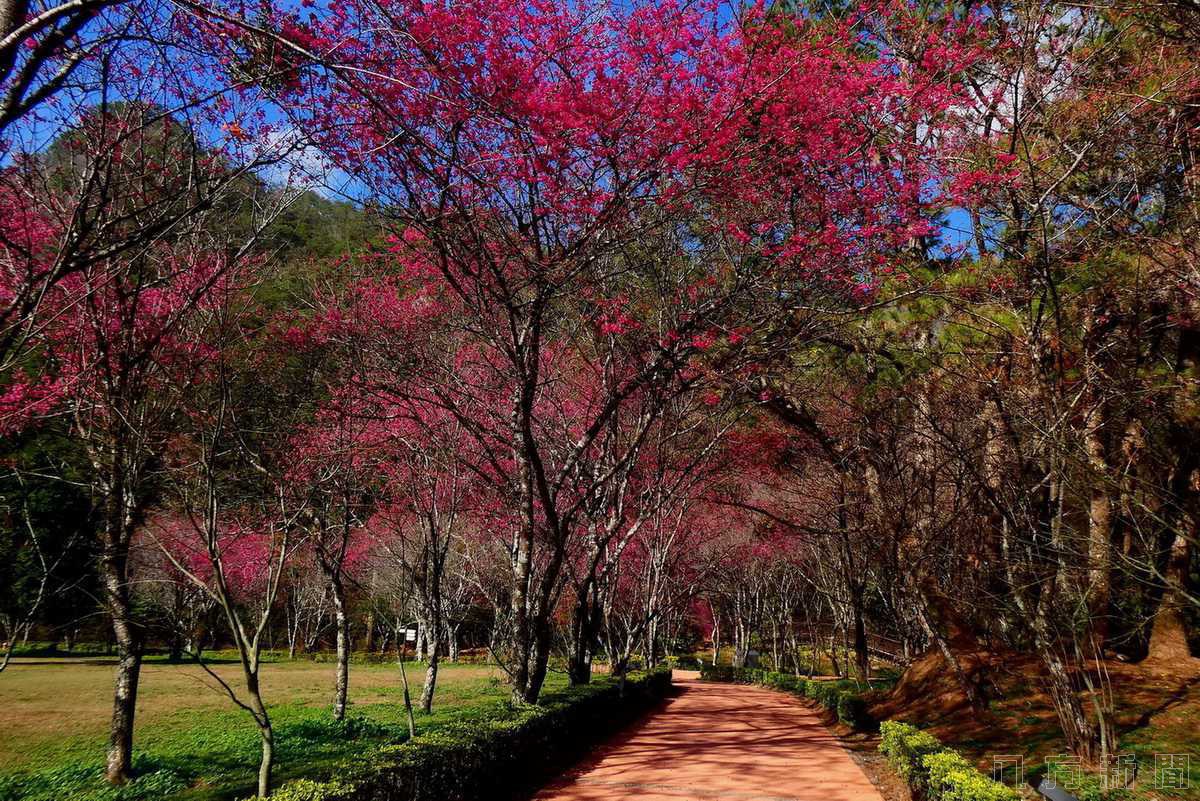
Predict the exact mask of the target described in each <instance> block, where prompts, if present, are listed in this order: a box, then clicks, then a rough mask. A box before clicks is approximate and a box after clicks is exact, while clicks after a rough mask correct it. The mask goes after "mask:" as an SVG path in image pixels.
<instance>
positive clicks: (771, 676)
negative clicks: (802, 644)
mask: <svg viewBox="0 0 1200 801" xmlns="http://www.w3.org/2000/svg"><path fill="white" fill-rule="evenodd" d="M700 678H701V679H704V680H705V681H720V682H726V683H733V684H761V685H762V686H764V687H770V688H771V689H774V690H783V691H784V692H788V693H791V694H792V695H799V696H803V697H804V698H808V699H810V700H812V701H816V702H817V703H818V704H820V705H821V706H823V707H825V708H826V709H827V710H829V711H830V712H832V713H833V714H835V715H837V718H838V720H840V721H841V722H842V723H845V724H846V725H847V726H851V727H852V728H854V729H857V730H859V731H873V730H874V729H875V728H876V726H877V723H876V721H875V719H874V718H873V717H871V713H870V712H868V711H867V702H866V701H864V700H863V698H862V696H861V695H859V694H858V692H857V687H858V685H857V684H856V683H855V682H852V681H848V680H844V679H843V680H838V681H813V680H812V679H805V678H803V677H801V676H793V675H791V674H789V673H776V672H774V671H770V670H759V669H757V668H737V667H730V666H729V665H709V664H705V665H704V667H703V668H701V670H700Z"/></svg>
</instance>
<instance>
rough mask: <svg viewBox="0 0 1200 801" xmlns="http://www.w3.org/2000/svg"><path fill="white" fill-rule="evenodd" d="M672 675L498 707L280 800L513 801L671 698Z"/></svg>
mask: <svg viewBox="0 0 1200 801" xmlns="http://www.w3.org/2000/svg"><path fill="white" fill-rule="evenodd" d="M670 687H671V672H670V671H669V670H663V671H656V672H654V673H646V674H632V675H630V676H629V677H628V679H627V680H626V683H625V689H624V692H623V693H622V692H621V690H620V687H619V686H618V683H617V682H616V680H614V679H601V680H599V681H596V682H594V683H593V684H590V685H585V686H582V687H575V688H571V689H569V690H565V691H563V692H561V693H556V694H554V695H553V696H551V697H549V698H548V699H547V700H546V702H545V704H544V705H540V706H529V707H516V708H511V707H508V708H496V709H494V710H489V711H488V712H485V713H482V714H480V715H478V716H472V717H471V718H469V719H466V720H464V721H462V722H461V723H458V724H455V725H453V726H451V727H448V728H443V729H439V730H438V731H436V732H431V733H429V734H425V735H418V736H417V737H416V738H415V739H413V740H410V741H408V742H405V743H401V744H399V745H390V746H384V747H383V748H381V749H379V750H378V751H377V752H376V753H374V754H373V755H372V756H371V757H370V758H369V759H361V760H356V761H353V762H350V763H347V764H346V765H344V766H342V768H341V769H339V770H338V771H336V776H335V777H334V778H333V779H330V780H329V781H325V782H316V781H309V780H302V781H293V782H289V783H287V784H285V785H283V787H281V788H280V789H279V791H278V792H276V793H275V794H274V795H273V796H272V798H274V799H277V801H382V800H383V799H386V800H387V801H473V800H474V799H478V798H496V799H502V798H512V797H517V796H519V795H520V794H521V793H522V792H524V791H526V790H528V789H530V788H531V787H532V786H535V785H536V784H537V783H538V781H539V780H541V779H543V778H546V777H547V776H548V775H550V773H551V771H553V769H554V768H555V767H556V766H560V765H562V764H566V763H568V762H569V761H571V760H573V759H575V758H576V757H577V756H579V754H580V753H582V752H583V751H584V750H585V749H586V748H587V747H588V746H590V745H591V744H593V743H594V742H596V741H597V740H599V739H600V738H602V737H604V736H605V735H607V734H609V733H611V732H613V731H616V730H617V729H619V728H621V727H622V726H624V725H626V724H628V723H630V722H631V721H633V720H635V719H636V718H637V717H638V716H639V715H641V714H642V713H643V712H645V711H646V710H647V709H649V708H651V707H652V706H653V705H654V704H656V703H657V702H658V701H660V700H661V699H662V698H664V697H665V696H666V695H667V693H668V692H669V690H670Z"/></svg>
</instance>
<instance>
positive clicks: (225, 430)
mask: <svg viewBox="0 0 1200 801" xmlns="http://www.w3.org/2000/svg"><path fill="white" fill-rule="evenodd" d="M601 5H603V9H602V8H601ZM0 36H2V37H3V38H2V39H0V81H2V82H3V89H2V90H0V95H2V96H0V140H2V147H3V159H2V160H0V436H3V440H2V442H0V452H2V456H0V644H3V646H4V651H3V652H2V653H0V671H3V670H4V668H5V666H6V665H8V664H9V662H10V656H11V654H12V653H13V649H14V648H17V647H19V646H20V645H21V644H22V643H23V642H28V641H49V642H54V643H56V646H55V647H57V648H61V649H64V650H70V649H72V648H76V647H79V645H80V644H81V643H85V642H87V643H101V644H103V645H104V647H105V648H107V649H109V650H110V651H111V652H112V653H114V654H115V655H116V657H117V660H118V667H117V670H116V677H115V682H114V691H113V694H114V702H113V716H112V727H111V741H110V745H109V748H108V753H107V775H108V777H109V779H110V780H111V781H113V782H117V783H120V782H123V781H125V780H126V779H127V778H128V776H129V774H130V769H131V759H132V754H133V748H134V738H135V734H136V731H137V728H136V720H135V710H136V701H137V694H138V681H139V671H140V667H141V663H142V660H143V657H144V656H145V655H146V654H147V653H148V652H149V651H152V650H161V651H165V652H167V653H169V654H170V655H171V656H172V657H173V658H175V659H180V660H182V659H194V660H203V658H204V652H205V651H206V650H211V649H215V648H233V649H234V650H235V651H236V653H237V654H238V659H239V661H240V664H241V666H242V673H243V677H244V681H243V682H242V684H241V685H240V686H237V687H227V689H228V690H229V692H230V694H231V695H233V696H234V697H235V698H236V699H238V701H239V703H240V704H244V708H245V709H247V710H248V712H249V713H250V714H251V715H252V716H253V718H254V720H255V723H256V725H257V726H258V728H259V730H260V732H261V736H262V744H263V760H262V772H261V774H260V777H259V794H260V795H263V796H266V795H267V794H268V793H269V790H270V786H271V765H272V722H271V717H270V714H269V712H268V705H267V703H266V702H265V701H264V699H263V697H262V691H261V689H260V685H259V680H258V677H259V669H260V665H261V660H262V654H263V651H264V650H268V649H269V650H285V651H287V652H289V653H290V654H291V655H292V656H297V655H301V654H307V653H313V652H317V651H322V650H332V651H333V652H335V653H336V665H337V669H336V670H335V671H334V674H335V675H334V681H333V684H332V686H331V687H330V693H331V698H332V709H333V715H334V716H335V717H337V718H339V719H340V718H341V717H342V716H344V715H345V713H346V698H347V688H348V686H349V685H350V683H352V682H353V681H354V671H353V667H352V665H351V661H350V653H351V652H352V651H366V652H374V653H380V654H392V655H393V656H394V655H395V653H396V651H397V648H398V647H401V646H402V644H403V642H404V640H405V638H406V636H407V633H408V632H409V631H410V630H414V629H415V631H416V638H417V639H416V641H415V643H413V644H412V645H413V646H414V647H415V651H416V653H417V655H418V656H419V657H420V658H421V659H422V660H423V661H424V663H425V675H424V678H423V689H422V691H421V693H420V695H419V698H418V699H417V700H416V706H417V707H418V708H422V709H424V710H425V711H428V710H429V709H430V708H431V707H432V706H433V705H434V704H435V703H436V693H435V690H436V686H437V678H438V669H439V660H441V659H453V660H458V659H460V658H461V657H462V656H463V655H464V653H465V652H470V654H471V655H472V657H473V658H480V659H488V660H491V661H494V662H495V663H497V664H499V665H500V666H501V667H502V669H503V671H504V673H505V675H506V676H507V680H508V682H509V684H510V686H511V696H512V699H513V702H514V703H517V704H532V703H536V702H537V701H538V699H539V696H540V694H541V691H542V687H543V683H544V681H545V679H546V675H547V671H548V670H551V669H562V670H565V671H566V672H567V673H568V675H569V676H570V679H571V681H572V682H574V683H586V682H588V681H589V679H590V676H591V674H592V667H593V661H594V660H596V659H602V660H603V661H605V662H607V663H608V665H609V666H610V667H609V669H610V670H612V671H613V672H615V673H618V674H624V673H625V672H626V671H627V670H628V669H630V668H631V666H633V665H635V664H645V665H654V664H657V663H659V662H661V661H664V660H665V659H667V657H668V656H674V657H677V656H680V655H689V656H690V655H693V654H697V653H703V654H709V656H710V657H717V656H719V655H720V650H719V649H720V647H721V646H722V645H727V646H732V650H733V660H734V662H735V664H741V663H743V662H745V661H746V659H747V658H748V656H749V654H750V652H751V651H754V652H756V654H757V655H758V658H760V659H764V660H768V661H770V662H772V663H773V665H774V667H775V668H776V669H780V670H793V671H796V672H797V673H801V672H806V671H811V670H812V669H813V665H814V663H815V661H816V660H817V659H818V658H826V659H829V660H831V661H832V665H833V668H834V669H835V670H836V671H838V672H839V673H841V674H842V675H845V676H852V677H857V678H859V679H861V680H866V679H868V678H869V676H870V674H871V672H872V671H873V670H874V669H875V668H876V667H877V666H878V665H880V664H889V663H890V664H892V665H895V666H897V667H899V668H903V667H904V666H906V665H908V664H909V663H910V662H911V661H912V660H914V659H915V658H916V657H917V656H918V655H921V654H924V653H930V652H933V653H937V654H940V655H941V658H943V659H944V660H945V663H946V666H947V669H948V670H949V671H951V672H952V674H953V675H954V677H955V679H956V681H957V682H958V684H959V686H960V689H961V692H962V693H963V694H964V696H965V697H966V699H968V701H969V702H970V703H971V704H973V705H978V706H979V707H980V708H983V707H984V706H986V704H987V702H988V699H989V694H990V693H991V692H992V691H993V688H992V687H991V685H990V684H989V682H988V679H987V675H986V672H981V671H980V670H978V669H977V667H978V665H977V662H978V660H977V659H976V658H975V655H977V654H978V653H980V652H984V653H991V654H1004V653H1017V654H1023V655H1027V656H1029V657H1031V658H1033V659H1036V660H1037V661H1038V664H1039V665H1040V675H1041V680H1042V681H1043V682H1044V684H1045V687H1046V691H1047V693H1048V694H1049V696H1050V697H1051V698H1052V700H1053V703H1054V707H1055V710H1056V712H1057V716H1058V721H1059V723H1060V725H1061V728H1062V734H1063V737H1064V739H1065V741H1066V743H1067V744H1068V746H1069V747H1070V749H1071V750H1072V751H1073V752H1074V753H1075V754H1077V755H1079V756H1081V757H1082V758H1084V759H1085V760H1087V761H1089V762H1092V763H1099V762H1102V761H1104V760H1105V759H1107V758H1108V756H1109V755H1110V753H1111V752H1112V749H1113V743H1114V728H1113V727H1114V721H1113V715H1112V708H1111V698H1110V695H1109V694H1108V693H1107V692H1106V688H1105V681H1106V678H1105V672H1104V669H1103V665H1104V664H1105V663H1106V662H1109V661H1114V660H1120V661H1129V662H1137V661H1140V660H1143V659H1146V658H1148V657H1150V656H1152V655H1153V654H1154V653H1156V651H1157V650H1158V649H1164V648H1166V649H1170V648H1174V649H1179V648H1180V647H1186V648H1187V649H1190V650H1191V652H1192V653H1193V654H1196V653H1200V530H1198V528H1197V523H1198V521H1200V364H1198V361H1200V197H1198V195H1197V189H1198V186H1197V184H1198V182H1200V166H1198V165H1197V156H1198V155H1200V8H1198V7H1197V6H1196V5H1195V4H1194V3H1192V2H1188V1H1187V0H1169V1H1168V2H1165V3H1155V4H1149V3H1137V2H1133V3H1123V2H1120V0H1115V1H1114V2H1112V3H1107V2H1102V3H1094V4H1086V5H1083V4H1073V3H1051V2H1002V3H991V4H979V3H974V2H966V3H938V2H928V3H914V4H889V3H879V4H874V3H866V4H863V5H861V6H855V7H850V6H846V7H842V5H841V4H837V3H834V4H824V3H814V4H806V3H792V4H788V3H782V2H781V3H777V4H771V5H768V6H763V5H761V4H759V5H745V6H742V5H735V6H733V7H730V6H728V5H715V4H714V5H713V6H712V7H709V6H707V5H699V6H693V5H690V4H677V3H673V2H664V1H663V0H655V2H647V3H640V2H634V3H630V4H627V5H623V6H620V7H610V6H608V5H607V4H599V5H595V6H594V5H593V4H591V3H587V2H583V3H564V2H557V1H556V0H548V1H547V2H539V3H529V2H527V1H526V0H489V1H488V2H478V0H464V2H462V3H455V4H453V5H451V4H422V3H414V2H407V1H403V2H402V1H401V0H344V1H343V2H337V3H324V2H317V3H310V2H304V3H301V4H275V5H271V4H266V3H264V4H259V6H258V7H257V8H256V10H255V11H254V12H253V13H249V12H247V11H246V9H245V8H243V6H242V4H239V3H233V2H230V3H225V2H222V1H221V0H217V1H216V2H211V3H210V2H199V1H198V0H176V1H175V2H167V0H151V2H137V3H131V2H120V1H119V0H118V2H113V1H112V0H74V2H71V3H63V4H61V5H60V4H57V3H54V2H39V1H38V0H18V1H17V2H11V3H7V4H0ZM708 649H711V653H710V652H709V650H708ZM3 681H4V675H3V672H0V684H2V683H3Z"/></svg>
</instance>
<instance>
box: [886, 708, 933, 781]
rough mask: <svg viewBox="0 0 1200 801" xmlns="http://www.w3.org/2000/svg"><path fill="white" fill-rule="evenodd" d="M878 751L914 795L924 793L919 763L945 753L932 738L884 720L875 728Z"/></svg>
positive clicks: (924, 775) (922, 768)
mask: <svg viewBox="0 0 1200 801" xmlns="http://www.w3.org/2000/svg"><path fill="white" fill-rule="evenodd" d="M879 731H880V734H881V735H882V736H881V737H880V742H879V751H880V753H882V754H883V755H884V756H886V757H887V760H888V762H889V763H890V764H891V766H892V768H893V769H894V770H895V771H896V772H897V773H899V774H900V778H902V779H904V781H905V782H906V783H907V784H908V786H909V787H910V788H912V790H913V792H914V793H917V794H920V793H923V792H924V791H925V788H926V786H927V784H928V773H927V772H926V769H925V766H924V764H923V762H922V760H923V759H924V758H925V757H926V756H928V755H929V754H936V753H938V752H939V751H943V750H945V749H944V748H943V747H942V744H941V743H940V742H938V739H937V738H936V737H934V736H933V735H932V734H929V733H927V732H923V731H921V730H920V729H918V728H917V727H915V726H910V725H909V724H907V723H897V722H896V721H892V720H887V721H884V722H883V724H882V725H881V726H880V727H879Z"/></svg>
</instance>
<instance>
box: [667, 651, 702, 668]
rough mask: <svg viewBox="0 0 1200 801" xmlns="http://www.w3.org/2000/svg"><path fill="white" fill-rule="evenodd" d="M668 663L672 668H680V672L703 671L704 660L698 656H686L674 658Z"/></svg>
mask: <svg viewBox="0 0 1200 801" xmlns="http://www.w3.org/2000/svg"><path fill="white" fill-rule="evenodd" d="M668 661H670V663H671V667H676V668H679V669H680V670H703V669H704V660H703V659H701V658H700V657H698V656H692V655H691V654H685V655H683V656H673V657H671V658H670V659H669V660H668Z"/></svg>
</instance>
